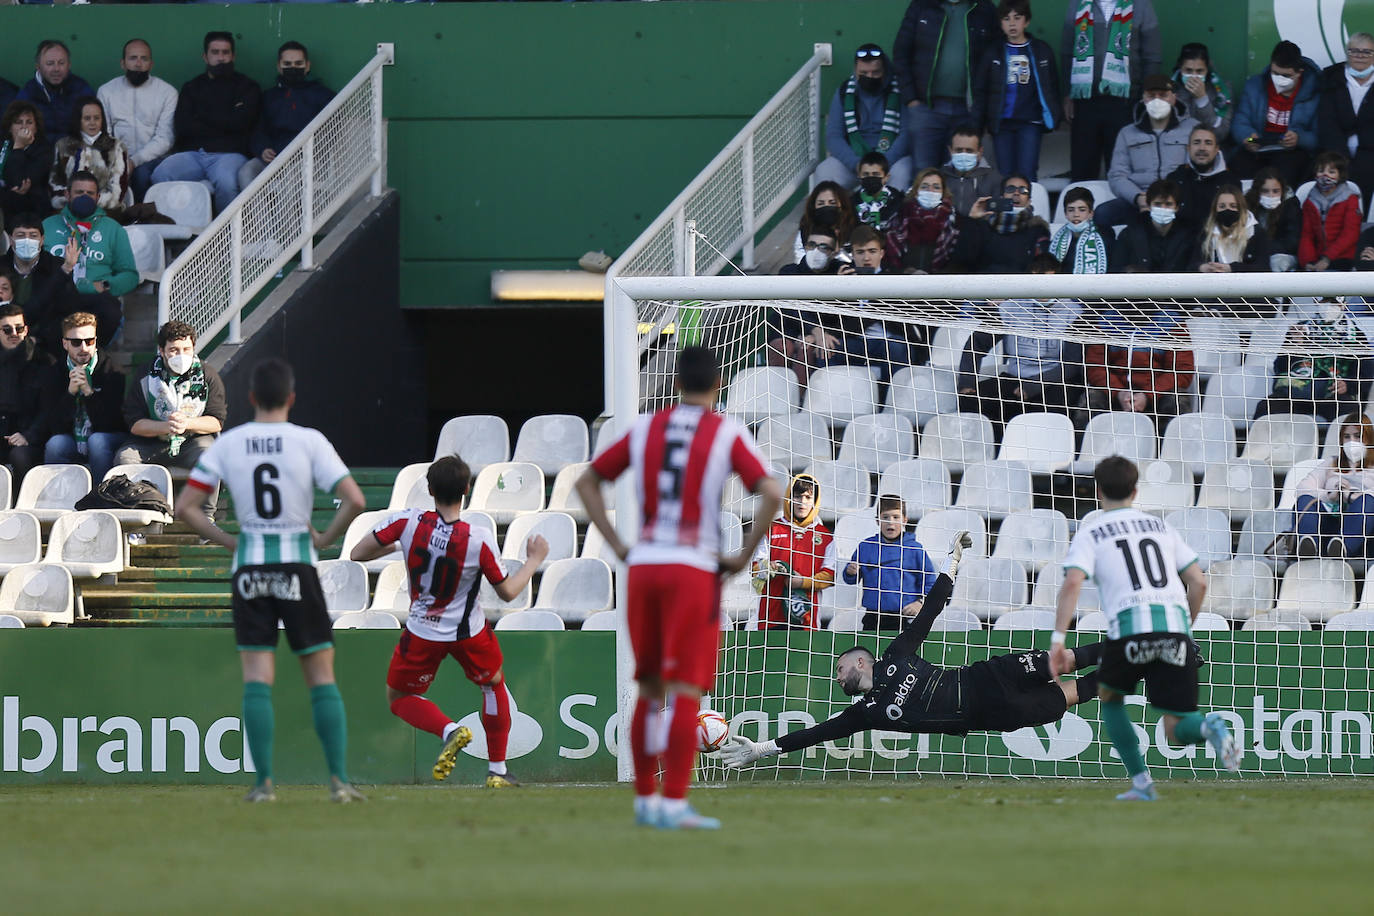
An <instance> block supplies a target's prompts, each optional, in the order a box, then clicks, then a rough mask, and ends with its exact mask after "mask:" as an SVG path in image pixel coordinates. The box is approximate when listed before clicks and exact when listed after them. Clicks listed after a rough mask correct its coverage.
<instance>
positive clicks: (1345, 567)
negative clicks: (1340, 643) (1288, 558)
mask: <svg viewBox="0 0 1374 916" xmlns="http://www.w3.org/2000/svg"><path fill="white" fill-rule="evenodd" d="M1354 607H1355V572H1354V570H1352V569H1351V568H1350V564H1349V563H1347V562H1345V561H1344V560H1331V559H1318V560H1299V561H1297V562H1296V563H1294V564H1293V565H1292V566H1289V567H1288V569H1287V570H1286V571H1285V572H1284V574H1283V582H1282V584H1280V585H1279V600H1278V604H1277V605H1276V606H1275V608H1274V610H1275V611H1276V612H1279V613H1282V612H1284V611H1296V612H1297V613H1299V614H1302V615H1303V616H1304V617H1306V618H1307V619H1308V620H1310V621H1313V622H1315V623H1320V622H1322V621H1324V620H1327V619H1329V618H1331V617H1334V616H1336V615H1337V614H1342V613H1345V612H1346V611H1349V610H1353V609H1354Z"/></svg>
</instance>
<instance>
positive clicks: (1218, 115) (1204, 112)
mask: <svg viewBox="0 0 1374 916" xmlns="http://www.w3.org/2000/svg"><path fill="white" fill-rule="evenodd" d="M1169 78H1170V79H1171V80H1172V81H1173V84H1174V95H1175V96H1176V97H1177V98H1178V100H1179V101H1180V102H1182V103H1183V106H1184V109H1185V113H1186V115H1187V116H1188V117H1190V118H1192V119H1193V120H1194V121H1197V122H1198V123H1199V124H1205V125H1207V126H1208V127H1210V128H1212V130H1214V131H1216V132H1217V136H1218V137H1221V138H1223V139H1229V138H1230V136H1231V109H1232V101H1231V100H1232V98H1233V96H1232V94H1231V84H1230V83H1228V82H1227V81H1226V80H1224V79H1222V78H1221V75H1220V74H1218V73H1217V72H1216V71H1214V70H1213V69H1212V55H1211V52H1210V51H1208V50H1207V46H1206V45H1205V44H1203V43H1202V42H1199V41H1190V42H1188V43H1187V44H1186V45H1184V46H1183V48H1182V50H1180V51H1179V52H1178V63H1177V64H1176V65H1175V66H1174V72H1173V75H1172V76H1171V77H1169Z"/></svg>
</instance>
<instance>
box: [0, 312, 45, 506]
mask: <svg viewBox="0 0 1374 916" xmlns="http://www.w3.org/2000/svg"><path fill="white" fill-rule="evenodd" d="M28 331H29V329H28V322H26V321H25V320H24V309H23V306H21V305H19V304H18V303H15V302H11V303H10V304H9V305H6V306H4V307H3V308H0V462H3V463H5V464H8V465H10V466H11V467H13V468H14V482H15V484H18V483H19V481H21V480H23V479H24V475H25V474H27V473H28V472H29V469H30V468H32V467H33V466H34V465H35V464H38V462H39V460H40V459H41V458H42V456H43V396H42V393H43V374H44V371H45V370H46V369H47V367H48V366H50V365H51V364H52V359H51V358H50V357H49V356H48V354H47V353H45V352H43V350H42V349H40V348H39V347H38V346H37V344H36V342H35V341H33V340H32V339H30V338H29V333H28Z"/></svg>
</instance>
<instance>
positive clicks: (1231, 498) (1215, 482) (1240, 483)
mask: <svg viewBox="0 0 1374 916" xmlns="http://www.w3.org/2000/svg"><path fill="white" fill-rule="evenodd" d="M1197 504H1198V505H1199V506H1202V507H1204V508H1208V509H1221V510H1223V511H1225V512H1227V513H1229V514H1230V516H1231V517H1232V518H1238V519H1244V518H1245V516H1247V515H1249V514H1250V513H1251V512H1259V511H1263V510H1265V509H1272V508H1274V472H1273V470H1272V469H1271V468H1270V467H1269V465H1267V464H1265V463H1263V462H1260V461H1249V460H1246V459H1239V458H1238V459H1234V460H1232V461H1230V462H1228V463H1227V464H1209V465H1208V466H1207V473H1206V474H1205V475H1203V478H1202V489H1201V490H1199V491H1198V497H1197Z"/></svg>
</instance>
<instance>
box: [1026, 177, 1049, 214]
mask: <svg viewBox="0 0 1374 916" xmlns="http://www.w3.org/2000/svg"><path fill="white" fill-rule="evenodd" d="M1030 202H1031V212H1032V213H1034V214H1035V215H1036V216H1038V217H1040V218H1041V219H1043V220H1045V221H1046V222H1048V221H1049V217H1050V214H1051V213H1053V212H1054V211H1053V210H1051V209H1050V191H1049V188H1046V187H1045V186H1044V185H1043V184H1041V183H1040V182H1038V181H1032V182H1031V199H1030Z"/></svg>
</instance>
